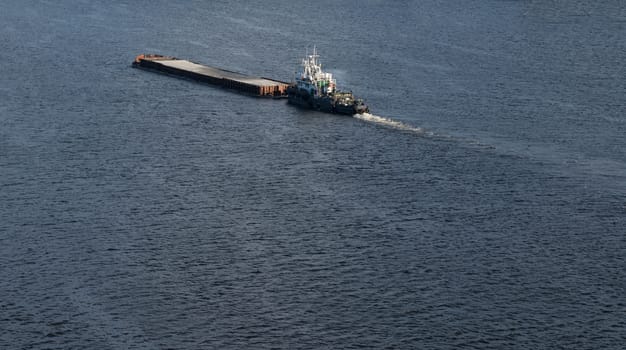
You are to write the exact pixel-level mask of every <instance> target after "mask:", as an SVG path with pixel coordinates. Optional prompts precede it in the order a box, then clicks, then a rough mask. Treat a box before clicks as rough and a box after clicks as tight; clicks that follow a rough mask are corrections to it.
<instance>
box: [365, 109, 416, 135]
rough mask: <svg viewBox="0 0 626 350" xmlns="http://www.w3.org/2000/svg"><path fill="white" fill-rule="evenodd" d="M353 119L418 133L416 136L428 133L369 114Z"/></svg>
mask: <svg viewBox="0 0 626 350" xmlns="http://www.w3.org/2000/svg"><path fill="white" fill-rule="evenodd" d="M354 117H355V118H357V119H361V120H364V121H366V122H370V123H375V124H379V125H382V126H386V127H389V128H393V129H398V130H403V131H410V132H414V133H418V134H428V133H426V132H424V129H422V128H419V127H416V126H412V125H409V124H405V123H403V122H399V121H397V120H393V119H390V118H385V117H380V116H377V115H373V114H369V113H363V114H355V115H354Z"/></svg>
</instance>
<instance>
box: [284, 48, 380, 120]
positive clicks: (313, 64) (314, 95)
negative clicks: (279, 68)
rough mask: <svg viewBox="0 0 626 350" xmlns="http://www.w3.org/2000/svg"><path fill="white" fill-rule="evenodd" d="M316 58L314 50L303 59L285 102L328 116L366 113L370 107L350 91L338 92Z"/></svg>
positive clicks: (334, 82) (328, 74)
mask: <svg viewBox="0 0 626 350" xmlns="http://www.w3.org/2000/svg"><path fill="white" fill-rule="evenodd" d="M318 58H319V55H318V54H317V51H316V50H315V49H313V54H312V55H307V56H306V58H304V59H303V60H302V64H301V66H300V68H299V69H298V71H297V72H296V75H295V82H293V83H292V84H291V85H289V87H288V88H287V98H288V102H289V103H291V104H293V105H297V106H301V107H304V108H309V109H313V110H318V111H322V112H327V113H338V114H347V115H353V114H363V113H368V112H369V108H368V107H367V105H366V104H365V103H363V100H362V99H360V98H355V97H354V95H352V92H346V91H338V90H337V83H336V81H335V79H334V78H333V75H332V74H331V73H326V72H324V71H322V65H321V64H320V63H319V62H318V60H317V59H318Z"/></svg>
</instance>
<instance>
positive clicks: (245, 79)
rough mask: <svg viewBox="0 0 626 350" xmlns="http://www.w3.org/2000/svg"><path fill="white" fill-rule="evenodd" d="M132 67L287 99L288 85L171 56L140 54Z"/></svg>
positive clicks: (258, 94)
mask: <svg viewBox="0 0 626 350" xmlns="http://www.w3.org/2000/svg"><path fill="white" fill-rule="evenodd" d="M132 65H133V67H135V68H143V69H147V70H152V71H158V72H163V73H167V74H171V75H176V76H180V77H185V78H189V79H192V80H196V81H199V82H202V83H207V84H212V85H217V86H221V87H224V88H227V89H234V90H237V91H239V92H242V93H245V94H249V95H253V96H259V97H274V98H281V97H287V88H288V87H289V85H290V84H289V83H286V82H283V81H279V80H274V79H268V78H262V77H254V76H249V75H245V74H241V73H237V72H232V71H228V70H224V69H220V68H215V67H209V66H205V65H201V64H198V63H194V62H191V61H187V60H182V59H178V58H176V57H171V56H161V55H146V54H142V55H139V56H137V57H136V58H135V60H134V61H133V64H132Z"/></svg>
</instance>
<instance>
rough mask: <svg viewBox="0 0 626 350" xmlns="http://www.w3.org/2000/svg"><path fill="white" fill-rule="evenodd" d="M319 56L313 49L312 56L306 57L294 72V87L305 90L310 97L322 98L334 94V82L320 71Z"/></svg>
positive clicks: (330, 76)
mask: <svg viewBox="0 0 626 350" xmlns="http://www.w3.org/2000/svg"><path fill="white" fill-rule="evenodd" d="M318 58H319V55H318V54H317V50H316V48H315V47H313V54H312V55H308V54H307V55H306V58H304V59H302V64H301V65H300V68H299V70H298V71H297V72H296V77H295V80H296V86H297V88H298V89H304V90H306V91H307V92H308V93H309V94H311V96H323V95H328V94H332V93H334V92H335V88H336V85H337V83H336V81H335V79H334V78H333V75H332V74H331V73H326V72H324V71H322V64H321V63H319V61H318Z"/></svg>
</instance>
